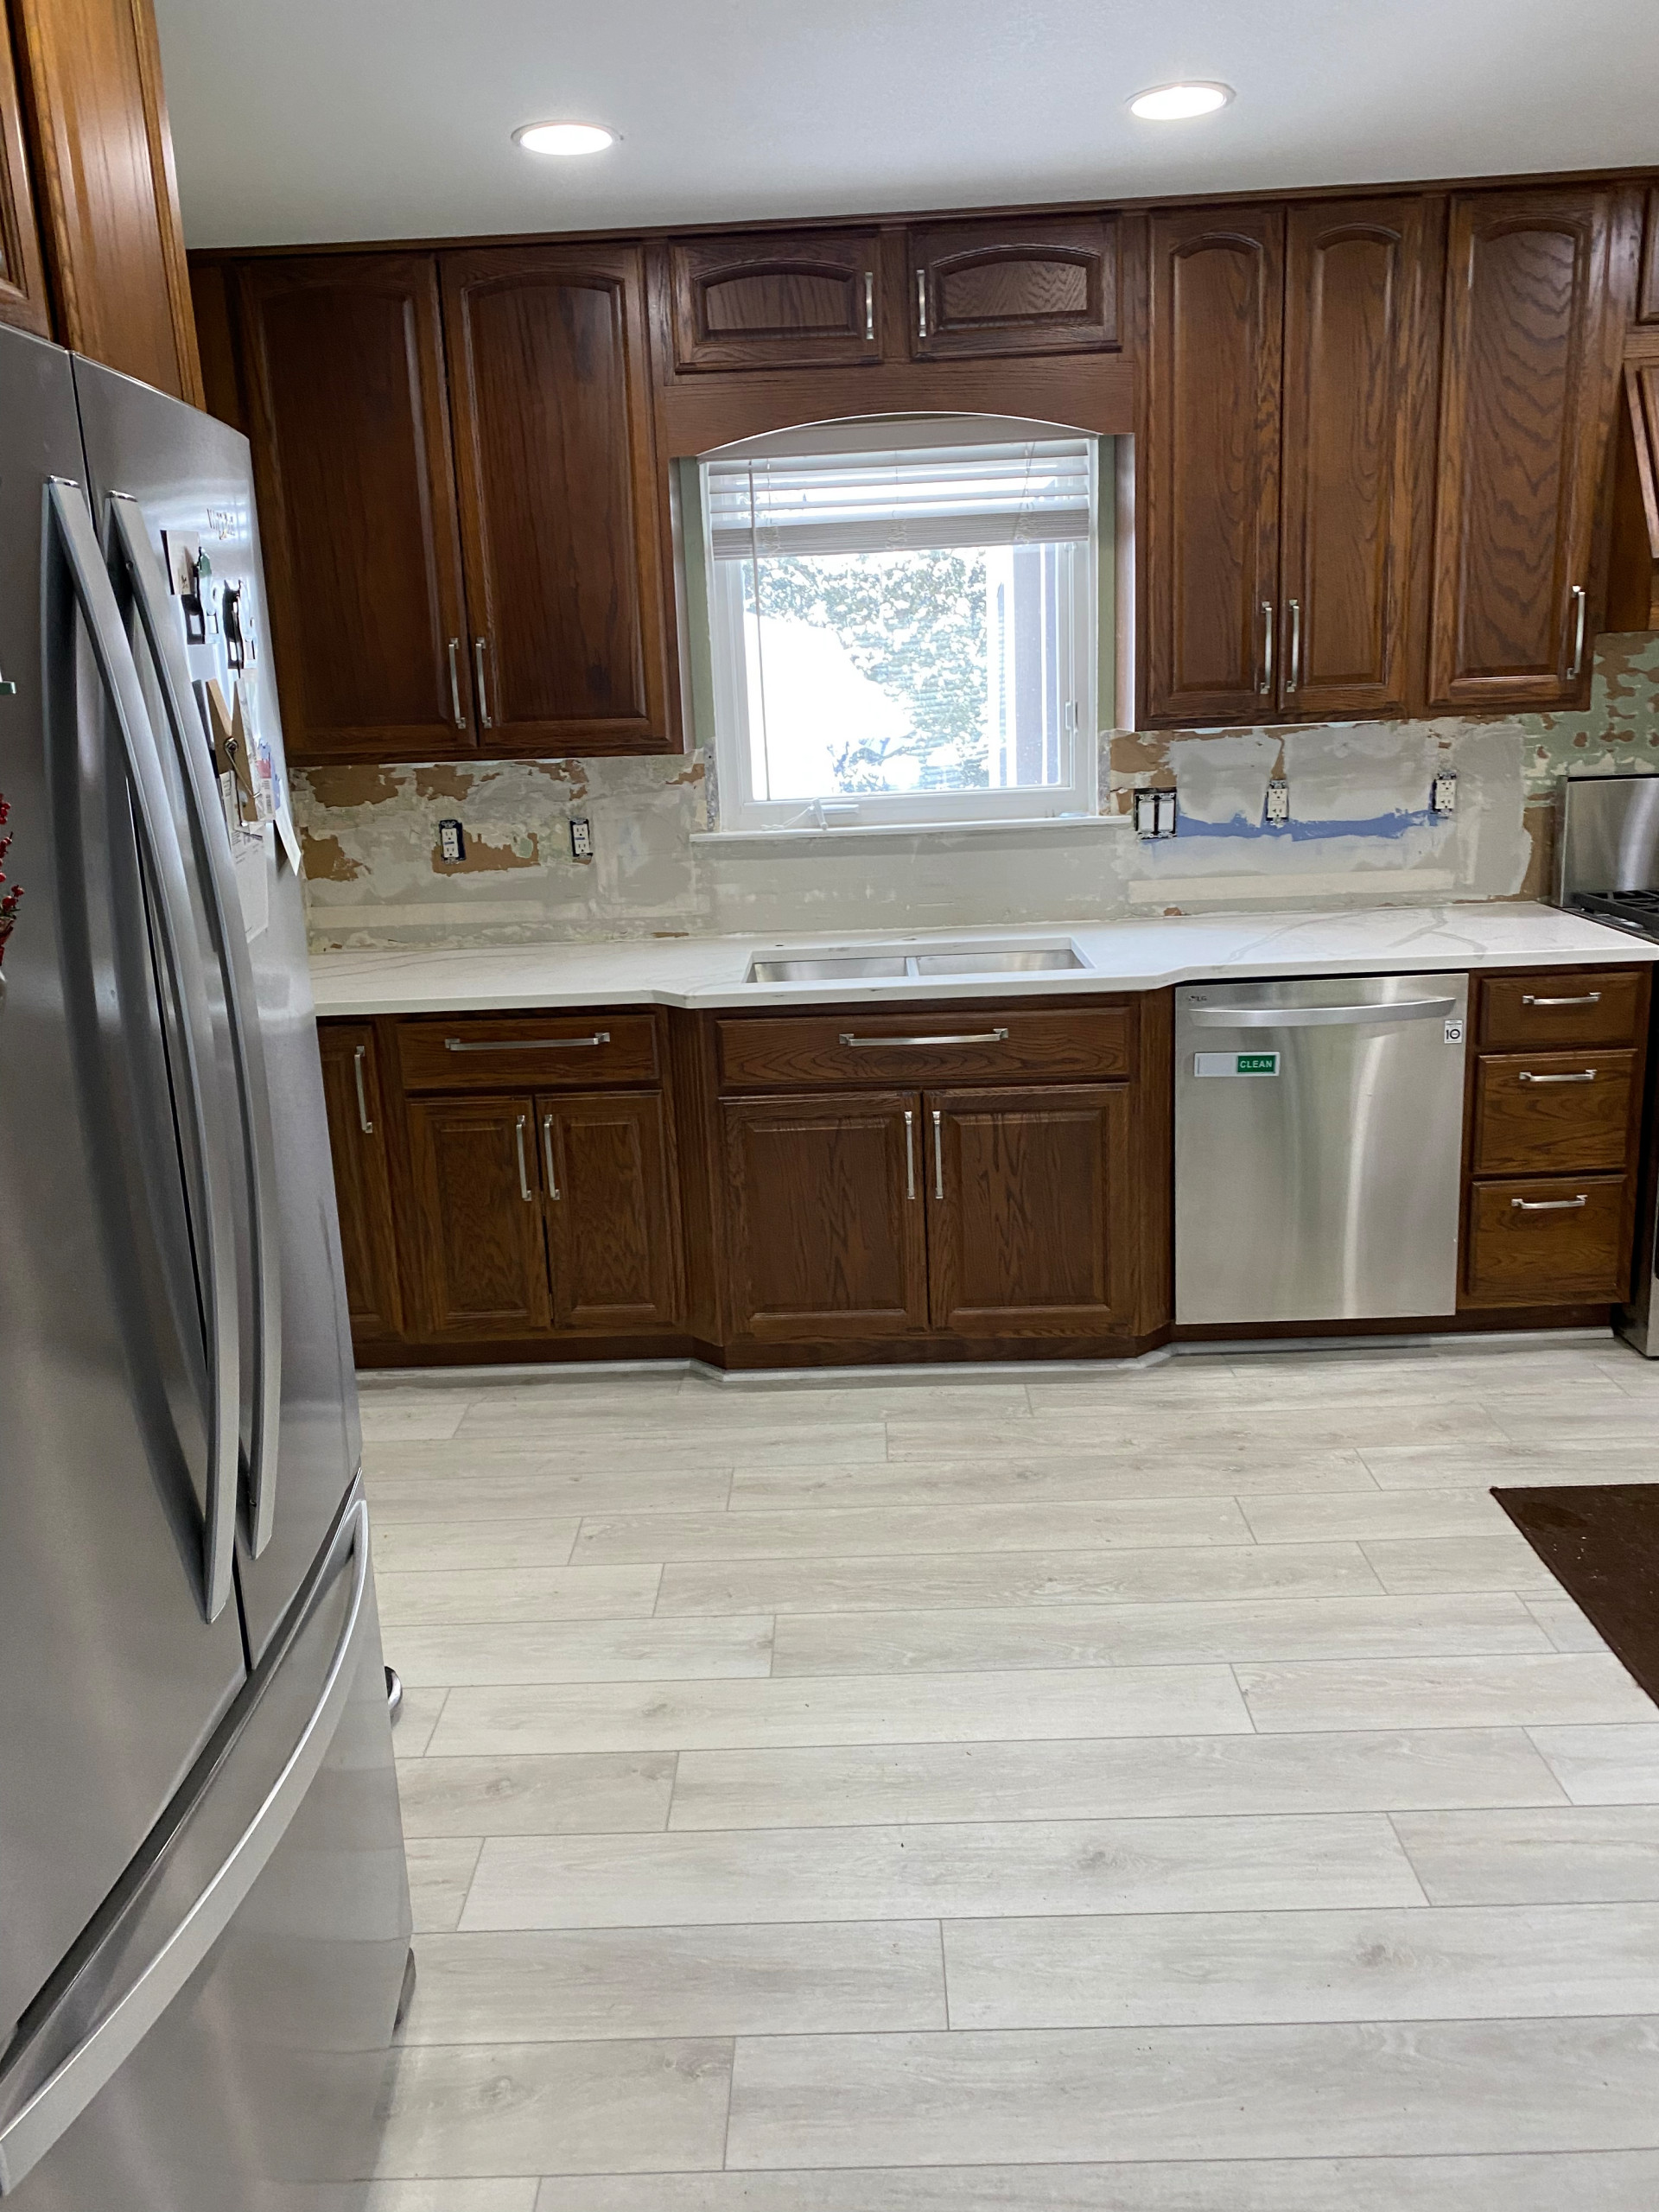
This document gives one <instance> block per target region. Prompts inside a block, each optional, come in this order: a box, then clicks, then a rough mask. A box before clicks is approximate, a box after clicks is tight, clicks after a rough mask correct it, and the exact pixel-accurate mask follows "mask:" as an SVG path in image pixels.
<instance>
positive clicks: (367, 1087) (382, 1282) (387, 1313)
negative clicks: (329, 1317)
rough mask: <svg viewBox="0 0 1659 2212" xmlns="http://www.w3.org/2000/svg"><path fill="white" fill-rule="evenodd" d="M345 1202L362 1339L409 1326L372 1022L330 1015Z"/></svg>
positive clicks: (350, 1295)
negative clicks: (400, 1278) (334, 1018)
mask: <svg viewBox="0 0 1659 2212" xmlns="http://www.w3.org/2000/svg"><path fill="white" fill-rule="evenodd" d="M318 1044H319V1048H320V1052H321V1060H322V1090H323V1097H324V1100H325V1102H326V1103H327V1109H328V1141H329V1145H330V1148H331V1150H332V1152H333V1154H334V1192H335V1195H336V1198H337V1199H338V1201H339V1206H340V1253H341V1257H342V1258H343V1260H344V1262H345V1268H346V1309H347V1311H348V1313H349V1314H350V1316H351V1324H352V1336H353V1340H354V1341H355V1342H356V1343H358V1344H373V1343H375V1342H376V1341H377V1340H378V1339H380V1338H396V1337H398V1336H400V1335H401V1334H402V1333H403V1328H404V1305H403V1293H402V1287H401V1285H400V1283H399V1281H398V1273H397V1227H396V1224H395V1220H394V1217H393V1209H392V1198H391V1169H390V1166H389V1146H390V1142H391V1135H390V1131H389V1128H388V1124H387V1115H386V1108H385V1100H384V1096H383V1093H382V1087H381V1083H380V1068H379V1059H378V1053H377V1051H376V1046H375V1034H374V1029H373V1026H372V1023H369V1022H366V1021H360V1022H326V1023H324V1024H323V1025H322V1027H321V1030H320V1032H319V1036H318Z"/></svg>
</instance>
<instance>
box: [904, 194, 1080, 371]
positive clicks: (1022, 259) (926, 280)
mask: <svg viewBox="0 0 1659 2212" xmlns="http://www.w3.org/2000/svg"><path fill="white" fill-rule="evenodd" d="M906 239H907V244H908V262H909V273H910V283H909V288H908V294H907V297H906V303H905V304H906V318H907V320H908V322H909V326H910V351H911V357H912V359H914V360H918V361H946V360H983V359H991V358H994V357H995V356H996V355H998V354H1032V353H1104V352H1109V351H1111V350H1113V349H1115V348H1116V346H1117V345H1118V343H1119V337H1118V249H1117V219H1116V216H1113V215H1077V216H1058V215H1035V216H1033V217H1030V218H1027V219H1017V218H1016V219H1003V220H1001V221H996V222H965V223H923V224H917V225H915V226H912V228H911V230H909V231H908V232H906Z"/></svg>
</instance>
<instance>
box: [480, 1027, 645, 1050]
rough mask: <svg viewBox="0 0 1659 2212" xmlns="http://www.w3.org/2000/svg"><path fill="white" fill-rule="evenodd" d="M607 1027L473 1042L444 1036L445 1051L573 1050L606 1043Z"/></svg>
mask: <svg viewBox="0 0 1659 2212" xmlns="http://www.w3.org/2000/svg"><path fill="white" fill-rule="evenodd" d="M610 1041H611V1033H610V1031H609V1030H608V1029H596V1030H594V1033H593V1035H592V1036H591V1037H504V1038H501V1039H499V1041H495V1042H491V1041H489V1040H486V1042H485V1043H483V1044H481V1045H480V1044H474V1043H472V1042H471V1041H469V1040H468V1039H463V1038H460V1037H446V1038H445V1039H444V1040H443V1049H444V1051H445V1052H579V1051H582V1050H583V1049H585V1048H587V1047H588V1046H594V1045H608V1044H609V1043H610Z"/></svg>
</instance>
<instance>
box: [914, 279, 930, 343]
mask: <svg viewBox="0 0 1659 2212" xmlns="http://www.w3.org/2000/svg"><path fill="white" fill-rule="evenodd" d="M916 335H917V336H918V338H919V339H921V340H922V341H923V342H924V344H925V342H926V339H927V271H926V270H925V269H918V270H917V271H916Z"/></svg>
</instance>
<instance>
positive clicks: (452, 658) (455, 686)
mask: <svg viewBox="0 0 1659 2212" xmlns="http://www.w3.org/2000/svg"><path fill="white" fill-rule="evenodd" d="M449 713H450V717H451V719H452V720H453V721H454V725H455V728H457V729H465V728H466V727H467V717H466V715H464V714H463V713H462V712H461V639H459V638H451V639H450V640H449Z"/></svg>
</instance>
